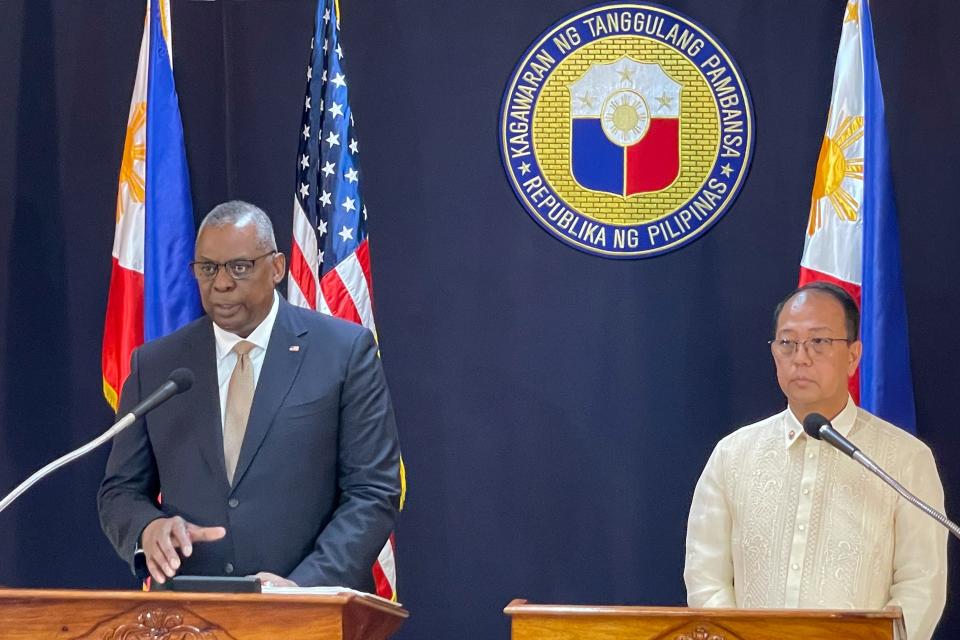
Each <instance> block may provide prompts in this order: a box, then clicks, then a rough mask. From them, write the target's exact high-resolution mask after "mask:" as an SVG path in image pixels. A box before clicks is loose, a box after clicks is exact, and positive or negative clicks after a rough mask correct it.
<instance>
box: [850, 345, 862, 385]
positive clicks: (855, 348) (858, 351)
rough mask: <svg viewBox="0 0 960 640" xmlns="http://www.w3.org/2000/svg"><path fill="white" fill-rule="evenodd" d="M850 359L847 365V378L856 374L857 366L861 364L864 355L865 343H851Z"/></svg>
mask: <svg viewBox="0 0 960 640" xmlns="http://www.w3.org/2000/svg"><path fill="white" fill-rule="evenodd" d="M848 351H849V352H850V359H849V361H848V363H847V377H850V376H852V375H853V374H854V372H856V370H857V366H859V364H860V356H862V355H863V343H862V342H860V341H859V340H854V341H853V342H851V343H850V349H849V350H848Z"/></svg>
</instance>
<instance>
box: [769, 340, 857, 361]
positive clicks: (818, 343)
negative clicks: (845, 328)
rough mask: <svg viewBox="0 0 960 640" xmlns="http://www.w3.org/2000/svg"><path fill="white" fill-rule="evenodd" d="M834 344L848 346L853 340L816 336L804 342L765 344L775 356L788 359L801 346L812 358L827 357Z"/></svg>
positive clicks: (791, 341)
mask: <svg viewBox="0 0 960 640" xmlns="http://www.w3.org/2000/svg"><path fill="white" fill-rule="evenodd" d="M834 342H846V343H847V344H850V343H851V342H853V340H852V339H851V338H825V337H819V336H818V337H816V338H807V339H806V340H787V339H785V338H780V339H775V340H768V341H767V344H769V345H770V348H771V349H772V350H773V353H774V354H775V355H778V356H781V357H784V358H789V357H790V356H792V355H793V354H795V353H796V352H797V349H799V348H800V347H801V346H803V347H804V348H805V349H807V353H809V354H812V355H814V356H828V355H830V354H831V353H833V343H834Z"/></svg>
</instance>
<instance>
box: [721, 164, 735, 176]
mask: <svg viewBox="0 0 960 640" xmlns="http://www.w3.org/2000/svg"><path fill="white" fill-rule="evenodd" d="M720 173H722V174H723V177H724V178H729V177H730V174H731V173H733V167H731V166H730V163H729V162H728V163H727V164H725V165H723V166H722V167H720Z"/></svg>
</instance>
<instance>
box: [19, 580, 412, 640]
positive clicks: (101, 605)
mask: <svg viewBox="0 0 960 640" xmlns="http://www.w3.org/2000/svg"><path fill="white" fill-rule="evenodd" d="M407 615H408V614H407V612H406V611H405V610H404V609H402V608H400V607H394V606H391V605H388V604H385V603H382V602H378V601H376V600H373V599H370V598H365V597H363V596H360V595H356V594H340V595H333V596H309V595H295V596H294V595H266V594H217V593H169V592H154V593H145V592H141V591H92V590H91V591H83V590H77V591H74V590H35V589H0V638H3V640H28V639H29V640H319V639H323V640H361V639H363V640H380V639H381V638H388V637H389V636H390V635H391V634H393V632H395V631H396V630H397V628H398V627H399V626H400V624H401V623H402V622H403V620H404V619H405V618H406V617H407Z"/></svg>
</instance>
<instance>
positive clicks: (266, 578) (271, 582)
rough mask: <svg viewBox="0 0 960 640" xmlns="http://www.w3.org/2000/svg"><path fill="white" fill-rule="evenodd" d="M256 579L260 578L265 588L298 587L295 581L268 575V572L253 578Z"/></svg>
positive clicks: (262, 572)
mask: <svg viewBox="0 0 960 640" xmlns="http://www.w3.org/2000/svg"><path fill="white" fill-rule="evenodd" d="M253 577H254V578H260V582H261V583H263V586H265V587H296V586H298V585H297V583H296V582H294V581H293V580H287V579H286V578H281V577H280V576H278V575H276V574H274V573H267V572H266V571H261V572H260V573H258V574H257V575H255V576H253Z"/></svg>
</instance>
